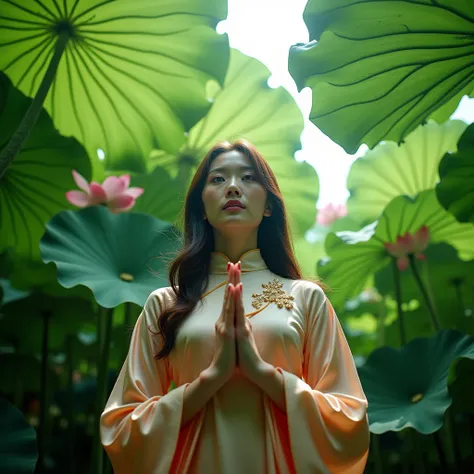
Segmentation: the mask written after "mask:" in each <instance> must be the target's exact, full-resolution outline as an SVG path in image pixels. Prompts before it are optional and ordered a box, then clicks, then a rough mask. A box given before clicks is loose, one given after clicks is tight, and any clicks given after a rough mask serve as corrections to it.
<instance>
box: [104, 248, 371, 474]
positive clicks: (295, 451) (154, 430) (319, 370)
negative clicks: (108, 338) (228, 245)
mask: <svg viewBox="0 0 474 474" xmlns="http://www.w3.org/2000/svg"><path fill="white" fill-rule="evenodd" d="M240 260H241V271H242V275H241V281H242V282H243V301H244V308H245V313H246V316H247V317H250V318H251V322H252V330H253V333H254V335H255V340H256V344H257V347H258V350H259V353H260V355H261V357H262V358H263V359H264V360H265V361H266V362H268V363H270V364H272V365H273V366H275V368H276V369H277V370H278V371H279V372H280V373H281V374H282V375H283V381H284V391H285V404H286V413H283V412H282V411H281V410H280V409H279V407H278V406H277V405H276V404H275V403H274V402H273V400H272V399H271V398H269V397H268V396H267V395H266V394H265V392H263V390H262V389H261V388H259V387H258V386H257V385H256V384H254V383H252V382H250V381H249V380H248V379H247V378H246V377H245V376H244V375H243V374H241V373H240V372H239V371H236V374H235V375H234V376H233V378H232V379H231V380H230V381H229V382H228V383H227V384H226V385H224V386H223V387H222V388H221V389H220V390H218V391H217V392H216V393H215V394H214V395H213V397H212V398H211V399H210V401H209V402H208V403H207V404H206V406H205V407H204V408H203V409H202V410H201V411H200V412H199V413H198V414H197V415H196V416H195V417H194V418H193V419H191V420H190V422H189V423H188V424H187V425H186V426H185V427H184V428H183V429H181V428H180V425H181V414H182V412H183V393H184V390H185V388H186V386H187V385H188V384H190V383H191V382H192V381H193V380H194V379H196V378H197V377H198V376H199V374H200V372H201V371H203V370H204V369H206V368H207V367H209V365H210V363H211V361H212V358H213V354H214V338H215V323H216V321H217V319H218V318H219V315H220V312H221V309H222V303H223V299H224V290H225V284H226V282H227V272H226V268H227V262H228V261H229V259H228V258H227V257H226V256H225V255H224V254H222V253H219V252H212V253H211V267H210V275H209V286H208V290H207V291H206V292H205V293H204V294H203V297H202V298H201V302H200V303H198V305H197V306H196V307H195V309H194V310H193V312H192V313H191V314H190V315H189V317H188V318H187V319H186V321H185V322H184V323H183V325H182V326H181V327H180V329H179V331H178V335H177V338H176V343H175V344H176V345H175V347H174V348H173V350H172V352H171V353H170V355H169V359H166V358H165V359H161V360H155V359H153V355H154V354H156V353H157V352H158V351H159V350H160V349H161V347H162V346H161V343H162V339H161V335H157V336H153V335H152V334H151V333H150V331H149V330H148V327H150V329H152V330H153V332H155V333H158V332H159V329H158V326H157V318H158V316H159V314H160V312H161V311H162V309H163V308H164V307H165V306H167V305H168V304H172V300H173V295H174V293H173V292H172V290H171V287H166V288H160V289H157V290H154V291H153V292H152V293H151V294H150V295H149V297H148V299H147V301H146V303H145V306H144V308H143V311H142V312H141V314H140V316H139V317H138V320H137V322H136V325H135V328H134V331H133V335H132V338H131V342H130V349H129V352H128V356H127V358H126V360H125V362H124V364H123V366H122V369H121V371H120V373H119V375H118V379H117V381H116V383H115V386H114V388H113V390H112V393H111V395H110V397H109V399H108V401H107V404H106V406H105V409H104V411H103V413H102V416H101V419H100V436H101V441H102V444H103V446H104V449H105V451H106V453H107V455H108V456H109V458H110V460H111V462H112V465H113V468H114V472H115V474H165V473H179V474H194V473H199V474H265V473H268V474H287V473H301V474H317V473H332V474H342V473H347V474H349V473H350V474H358V473H362V472H363V471H364V468H365V465H366V462H367V457H368V452H369V428H368V417H367V399H366V397H365V394H364V392H363V390H362V386H361V384H360V380H359V377H358V374H357V371H356V366H355V363H354V359H353V357H352V354H351V351H350V348H349V345H348V344H347V341H346V338H345V336H344V333H343V330H342V328H341V325H340V323H339V320H338V318H337V316H336V314H335V312H334V310H333V308H332V306H331V303H330V302H329V301H328V299H327V298H326V296H325V294H324V292H323V291H322V290H321V288H320V287H319V286H318V285H316V284H315V283H312V282H309V281H305V280H291V279H286V278H282V277H280V276H278V275H276V274H274V273H272V272H271V271H270V270H269V269H268V268H267V266H266V264H265V261H264V260H263V258H262V256H261V253H260V249H253V250H249V251H247V252H245V253H244V254H243V255H242V256H241V257H240ZM263 284H264V285H267V286H266V288H264V287H263ZM291 297H293V299H292V298H291ZM201 303H202V304H201ZM252 303H253V305H252ZM280 306H281V307H280ZM172 380H173V381H174V383H175V385H176V388H174V389H173V390H171V391H169V390H168V389H169V387H170V384H171V381H172Z"/></svg>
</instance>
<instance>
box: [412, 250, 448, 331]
mask: <svg viewBox="0 0 474 474" xmlns="http://www.w3.org/2000/svg"><path fill="white" fill-rule="evenodd" d="M408 257H409V261H410V267H411V271H412V272H413V276H414V277H415V280H416V283H417V284H418V288H419V289H420V292H421V294H422V296H423V299H424V300H425V303H426V306H427V307H428V312H429V313H430V316H431V321H432V323H433V327H434V328H435V331H439V330H440V325H439V322H438V313H437V311H436V308H435V305H434V303H433V300H432V299H431V298H430V295H429V294H428V291H427V289H426V285H425V284H424V283H423V280H422V278H421V276H420V272H419V271H418V268H417V266H416V262H415V257H414V255H413V254H410V255H409V256H408Z"/></svg>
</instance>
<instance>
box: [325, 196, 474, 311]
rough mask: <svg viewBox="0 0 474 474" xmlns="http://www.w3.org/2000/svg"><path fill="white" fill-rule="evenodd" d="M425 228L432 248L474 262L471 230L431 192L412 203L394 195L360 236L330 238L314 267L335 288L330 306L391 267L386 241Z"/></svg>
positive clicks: (345, 234)
mask: <svg viewBox="0 0 474 474" xmlns="http://www.w3.org/2000/svg"><path fill="white" fill-rule="evenodd" d="M423 225H426V226H428V228H429V231H430V242H431V243H436V242H446V243H449V244H451V245H452V246H453V247H454V248H456V250H457V252H458V256H459V258H460V259H462V260H471V259H473V258H474V247H473V245H472V242H473V241H474V227H473V226H472V225H471V224H460V223H459V222H457V221H456V219H455V218H454V217H453V216H452V215H451V214H450V213H449V212H447V211H446V210H445V209H443V208H442V207H441V206H440V204H439V202H438V200H437V199H436V195H435V192H434V190H426V191H423V192H421V193H419V194H418V195H417V196H416V197H415V199H412V198H409V197H407V196H398V197H396V198H395V199H393V200H392V201H391V202H390V203H389V204H388V205H387V207H386V208H385V210H384V211H383V213H382V215H381V217H380V219H379V220H377V221H375V222H373V223H372V224H369V225H368V226H366V227H364V228H363V229H362V230H360V231H359V232H337V233H330V234H328V236H327V238H326V242H325V248H326V254H327V255H328V257H327V258H324V259H322V260H320V261H319V262H318V275H320V276H321V277H322V278H323V280H324V281H325V282H327V283H328V284H329V286H330V287H331V288H332V289H333V291H332V292H331V301H332V302H333V303H334V305H336V306H338V305H341V306H342V305H344V303H345V301H346V299H347V298H350V297H352V296H353V295H356V294H358V293H360V292H361V291H362V289H363V288H364V285H365V283H366V281H367V278H368V277H369V276H371V275H373V274H374V273H375V272H376V271H378V270H380V269H382V268H383V267H384V266H386V265H387V264H388V263H390V261H391V257H390V256H389V254H388V252H387V251H386V249H385V247H384V243H385V242H395V241H396V239H397V236H400V235H403V234H405V233H406V232H410V233H415V232H416V231H418V229H420V227H422V226H423Z"/></svg>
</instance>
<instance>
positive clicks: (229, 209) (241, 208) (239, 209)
mask: <svg viewBox="0 0 474 474" xmlns="http://www.w3.org/2000/svg"><path fill="white" fill-rule="evenodd" d="M243 210H244V208H243V207H240V206H229V207H226V208H224V211H243Z"/></svg>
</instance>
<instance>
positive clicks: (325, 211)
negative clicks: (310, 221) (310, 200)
mask: <svg viewBox="0 0 474 474" xmlns="http://www.w3.org/2000/svg"><path fill="white" fill-rule="evenodd" d="M344 216H347V206H346V205H345V204H338V205H336V206H335V205H334V204H332V203H330V204H327V205H326V206H324V207H323V208H321V209H318V216H317V218H316V222H317V223H318V224H319V225H322V226H330V225H331V224H332V223H333V222H334V221H337V220H338V219H340V218H341V217H344Z"/></svg>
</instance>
